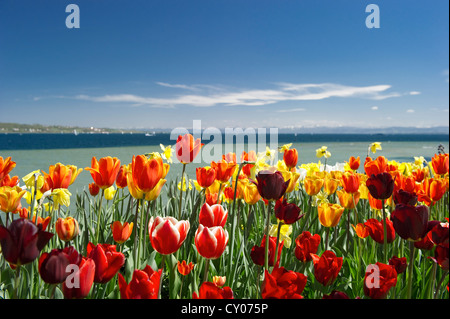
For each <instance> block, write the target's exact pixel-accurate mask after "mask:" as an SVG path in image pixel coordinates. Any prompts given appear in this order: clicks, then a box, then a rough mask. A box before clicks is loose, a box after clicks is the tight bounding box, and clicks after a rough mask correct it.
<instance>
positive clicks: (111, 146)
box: [0, 134, 449, 194]
mask: <svg viewBox="0 0 450 319" xmlns="http://www.w3.org/2000/svg"><path fill="white" fill-rule="evenodd" d="M203 142H204V143H205V144H206V145H205V149H207V146H208V142H209V141H203ZM372 142H381V146H382V148H383V149H382V150H381V151H378V152H377V153H376V155H375V156H378V155H383V156H385V157H387V158H388V159H389V160H396V161H399V162H411V161H414V156H423V157H424V158H425V159H427V160H428V161H429V160H430V159H431V157H432V156H433V155H434V154H435V153H437V148H438V145H439V144H442V145H443V146H444V148H445V151H446V152H447V153H448V149H449V137H448V135H352V134H345V135H333V134H314V135H310V134H305V135H297V136H295V135H294V134H285V135H284V134H281V135H279V136H278V145H276V146H281V145H283V144H287V143H293V145H292V147H293V148H296V149H297V150H298V152H299V159H298V165H301V164H303V163H310V162H317V161H318V160H319V159H318V158H317V157H316V149H318V148H320V147H321V146H323V145H325V146H327V147H328V150H329V151H330V152H331V157H330V158H329V159H328V161H327V164H329V165H334V164H335V163H337V162H340V163H342V162H345V161H347V160H348V158H349V157H350V156H355V157H356V156H360V157H361V160H362V161H364V158H365V156H366V154H367V148H368V146H369V144H370V143H372ZM160 143H162V144H164V145H174V144H175V140H171V139H170V135H169V134H156V135H155V136H145V135H144V134H132V135H131V134H124V135H122V134H109V135H106V134H98V135H91V134H79V135H77V136H75V135H72V134H23V135H18V134H8V135H5V134H0V156H2V157H3V158H5V157H8V156H11V157H12V159H13V160H14V161H15V162H16V163H17V165H16V167H15V168H14V170H13V171H12V172H11V175H12V176H15V175H17V176H19V177H20V178H22V177H23V176H25V175H26V174H28V173H29V172H31V171H33V170H36V169H40V170H43V171H45V172H48V167H49V166H50V165H53V164H56V163H58V162H60V163H63V164H66V165H68V164H72V165H75V166H77V167H78V168H85V167H89V166H90V164H91V159H92V157H93V156H95V157H97V159H99V158H101V157H105V156H112V157H117V158H119V159H120V161H121V163H123V164H128V163H130V162H131V159H132V156H133V155H139V154H145V153H149V152H154V151H161V148H160V146H159V144H160ZM267 144H268V145H269V139H267ZM210 146H211V145H210ZM229 146H230V145H229ZM231 146H234V150H236V149H242V147H244V146H243V145H242V144H233V145H231ZM263 146H264V145H263ZM272 146H273V145H272ZM210 149H211V147H210ZM228 150H230V149H228ZM222 153H223V151H222V150H219V151H217V154H214V152H213V153H212V154H211V153H210V154H208V155H209V156H210V157H207V156H203V157H204V158H207V159H208V160H209V159H211V158H212V159H214V160H219V159H220V158H221V154H222ZM278 155H279V158H280V159H281V158H282V154H280V153H278ZM372 156H373V155H372ZM321 161H322V163H323V161H324V159H323V158H322V159H321ZM209 164H210V162H202V163H192V164H189V165H187V168H186V173H187V174H188V176H189V178H191V179H195V168H196V167H198V166H202V165H203V166H204V165H209ZM181 169H182V165H181V164H179V163H178V162H177V160H176V158H175V156H174V163H173V164H172V165H171V168H170V172H169V174H168V176H167V179H168V180H171V179H175V178H176V177H178V176H180V174H181ZM91 182H92V177H91V175H90V173H89V172H88V171H83V172H81V174H80V175H79V176H78V178H77V180H76V182H75V183H74V184H73V185H72V186H70V188H69V190H70V191H71V192H72V193H73V194H74V193H76V192H81V191H82V190H83V188H84V189H87V185H88V184H89V183H91Z"/></svg>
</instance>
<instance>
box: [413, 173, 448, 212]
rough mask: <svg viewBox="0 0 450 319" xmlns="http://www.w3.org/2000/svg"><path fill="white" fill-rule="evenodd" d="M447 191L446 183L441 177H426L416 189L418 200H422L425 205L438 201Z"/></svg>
mask: <svg viewBox="0 0 450 319" xmlns="http://www.w3.org/2000/svg"><path fill="white" fill-rule="evenodd" d="M446 191H447V184H446V182H445V180H444V179H441V178H426V179H424V180H423V182H422V184H421V187H420V188H419V191H418V197H419V202H424V203H425V204H426V205H427V206H430V205H432V203H433V202H437V201H439V200H440V199H441V198H442V196H444V194H445V192H446Z"/></svg>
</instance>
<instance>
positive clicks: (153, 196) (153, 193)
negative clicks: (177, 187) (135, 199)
mask: <svg viewBox="0 0 450 319" xmlns="http://www.w3.org/2000/svg"><path fill="white" fill-rule="evenodd" d="M165 183H166V180H165V179H160V180H159V182H158V184H156V186H155V188H153V189H152V190H151V191H150V192H148V193H147V194H145V199H146V200H149V201H152V200H155V199H157V198H158V196H159V194H160V193H161V190H162V188H163V186H164V184H165ZM189 185H191V184H190V183H189Z"/></svg>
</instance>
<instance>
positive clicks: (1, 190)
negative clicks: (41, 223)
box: [0, 186, 26, 213]
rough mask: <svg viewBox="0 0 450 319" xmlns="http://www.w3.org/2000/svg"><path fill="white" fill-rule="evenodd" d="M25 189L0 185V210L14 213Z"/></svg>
mask: <svg viewBox="0 0 450 319" xmlns="http://www.w3.org/2000/svg"><path fill="white" fill-rule="evenodd" d="M25 193H26V191H25V190H22V188H20V187H19V186H14V187H10V186H3V187H0V210H1V211H3V212H5V213H15V212H16V211H17V209H18V208H19V206H20V200H21V199H22V196H23V195H25Z"/></svg>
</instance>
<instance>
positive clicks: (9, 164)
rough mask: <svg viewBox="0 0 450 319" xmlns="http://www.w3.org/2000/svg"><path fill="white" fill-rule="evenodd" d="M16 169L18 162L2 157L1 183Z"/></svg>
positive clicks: (0, 160) (0, 168) (0, 163)
mask: <svg viewBox="0 0 450 319" xmlns="http://www.w3.org/2000/svg"><path fill="white" fill-rule="evenodd" d="M14 167H16V162H14V161H11V157H7V158H3V157H1V156H0V181H1V180H2V179H3V178H4V177H5V176H6V175H8V174H9V173H10V172H11V171H12V170H13V168H14Z"/></svg>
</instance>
